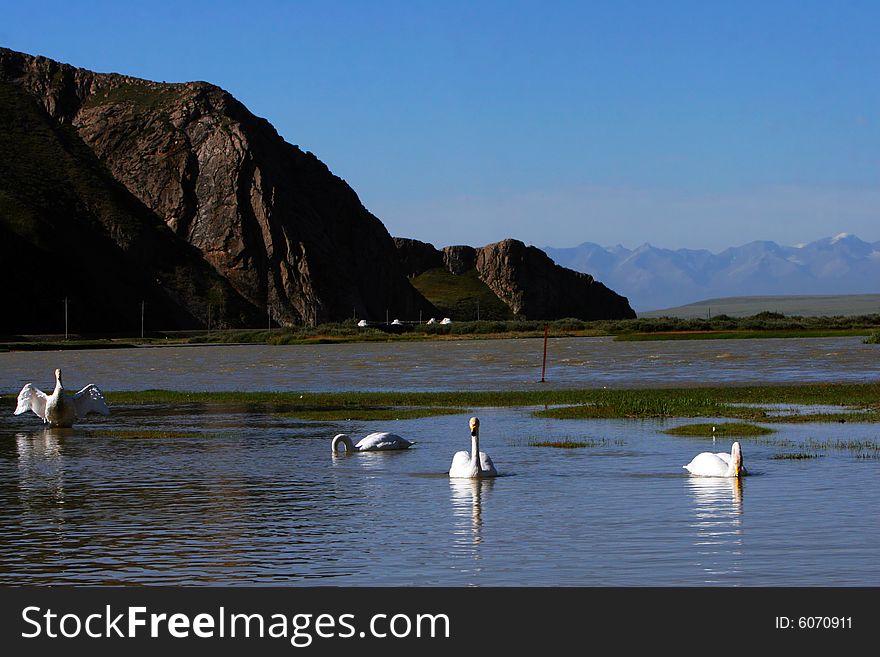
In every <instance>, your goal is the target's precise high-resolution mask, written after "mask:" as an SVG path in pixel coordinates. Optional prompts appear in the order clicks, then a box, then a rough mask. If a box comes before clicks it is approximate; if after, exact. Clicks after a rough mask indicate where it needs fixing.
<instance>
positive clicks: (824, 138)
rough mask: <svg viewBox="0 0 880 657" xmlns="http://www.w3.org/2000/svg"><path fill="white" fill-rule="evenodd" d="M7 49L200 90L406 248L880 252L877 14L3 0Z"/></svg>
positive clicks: (781, 5) (834, 6)
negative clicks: (855, 246)
mask: <svg viewBox="0 0 880 657" xmlns="http://www.w3.org/2000/svg"><path fill="white" fill-rule="evenodd" d="M0 15H2V17H3V21H2V23H0V45H4V46H6V47H9V48H13V49H15V50H21V51H24V52H28V53H32V54H40V55H45V56H48V57H52V58H54V59H59V60H61V61H65V62H68V63H71V64H73V65H76V66H81V67H84V68H89V69H92V70H97V71H104V72H109V71H114V72H120V73H126V74H129V75H135V76H139V77H144V78H149V79H154V80H165V81H169V82H171V81H173V82H180V81H186V80H207V81H209V82H213V83H215V84H218V85H220V86H222V87H223V88H225V89H227V90H229V91H230V92H232V93H233V94H234V95H235V96H236V97H238V98H239V99H240V100H242V101H243V102H244V103H245V104H246V105H247V106H248V107H249V108H250V109H251V111H253V112H254V113H255V114H257V115H259V116H263V117H265V118H267V119H268V120H269V121H270V122H271V123H272V124H273V125H275V127H276V128H277V129H278V131H279V132H280V133H281V134H282V135H283V136H284V137H285V139H287V140H288V141H290V142H291V143H294V144H298V145H299V146H300V147H302V148H303V149H306V150H310V151H312V152H314V153H315V154H316V155H317V156H318V157H320V158H321V159H322V160H323V161H324V162H326V163H327V165H328V166H329V167H330V168H331V170H332V171H333V172H334V173H336V174H337V175H339V176H341V177H343V178H345V179H346V180H347V181H348V182H349V184H351V186H352V187H353V188H354V189H355V191H357V193H358V194H359V196H360V198H361V200H362V201H363V202H364V204H365V205H366V206H367V207H368V208H369V209H370V210H371V211H372V212H373V213H374V214H376V215H377V216H378V217H379V218H380V219H382V221H383V222H384V223H385V225H386V226H387V227H388V229H389V231H390V232H391V233H392V234H393V235H401V236H407V237H414V238H417V239H421V240H425V241H430V242H433V243H434V244H435V245H437V246H443V245H447V244H472V245H482V244H486V243H488V242H492V241H496V240H499V239H503V238H505V237H515V238H518V239H521V240H523V241H525V242H527V243H532V244H536V245H539V246H543V245H549V246H573V245H575V244H578V243H580V242H583V241H592V242H598V243H602V244H608V245H611V244H617V243H621V244H624V245H625V246H630V247H633V246H636V245H638V244H641V243H643V242H651V243H652V244H656V245H659V246H665V247H669V248H677V247H691V248H710V249H713V250H717V249H721V248H723V247H726V246H730V245H736V244H742V243H744V242H747V241H751V240H756V239H771V240H775V241H778V242H781V243H784V244H793V243H796V242H802V241H809V240H813V239H817V238H820V237H825V236H830V235H834V234H836V233H839V232H843V231H847V232H851V233H855V234H857V235H859V236H860V237H862V238H863V239H866V240H869V241H876V240H880V221H878V219H880V39H878V38H877V26H878V25H880V3H877V2H804V1H799V2H786V1H776V2H772V1H765V2H712V1H703V2H683V1H682V2H676V1H674V0H670V1H668V2H648V1H643V2H626V1H625V0H619V1H616V2H586V1H583V2H553V1H551V0H545V1H544V2H489V1H487V2H453V1H449V0H446V1H443V2H439V1H438V2H419V1H415V0H410V1H401V2H379V1H374V2H367V1H362V2H330V1H325V2H318V1H315V2H251V3H245V2H222V1H214V2H180V1H179V2H174V3H171V2H163V1H161V0H156V1H154V2H151V3H137V4H134V3H119V2H88V1H84V2H75V3H72V2H55V1H54V0H51V1H43V2H40V3H38V4H37V5H33V4H30V5H29V4H27V3H21V2H15V3H11V2H5V0H0Z"/></svg>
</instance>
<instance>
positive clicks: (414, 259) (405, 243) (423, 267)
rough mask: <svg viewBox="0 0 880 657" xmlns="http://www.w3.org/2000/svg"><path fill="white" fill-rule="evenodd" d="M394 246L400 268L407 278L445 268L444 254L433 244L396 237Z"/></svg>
mask: <svg viewBox="0 0 880 657" xmlns="http://www.w3.org/2000/svg"><path fill="white" fill-rule="evenodd" d="M394 246H395V248H396V249H397V256H398V259H399V260H400V266H401V268H402V269H403V272H404V273H405V274H406V275H407V276H417V275H418V274H421V273H422V272H424V271H428V270H429V269H437V268H438V267H443V254H442V253H440V251H438V250H437V249H435V248H434V245H433V244H428V243H427V242H420V241H419V240H411V239H409V238H406V237H395V238H394Z"/></svg>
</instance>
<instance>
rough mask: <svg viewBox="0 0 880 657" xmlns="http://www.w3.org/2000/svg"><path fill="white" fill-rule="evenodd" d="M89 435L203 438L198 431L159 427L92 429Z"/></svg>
mask: <svg viewBox="0 0 880 657" xmlns="http://www.w3.org/2000/svg"><path fill="white" fill-rule="evenodd" d="M89 435H90V436H92V437H94V438H148V439H162V438H204V437H205V436H206V435H209V434H205V433H202V432H199V431H163V430H159V429H93V430H91V431H89Z"/></svg>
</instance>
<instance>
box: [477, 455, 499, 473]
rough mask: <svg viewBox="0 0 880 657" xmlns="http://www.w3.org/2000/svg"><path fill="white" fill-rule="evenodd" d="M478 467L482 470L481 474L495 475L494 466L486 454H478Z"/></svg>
mask: <svg viewBox="0 0 880 657" xmlns="http://www.w3.org/2000/svg"><path fill="white" fill-rule="evenodd" d="M480 465H481V466H482V468H483V472H491V473H492V474H496V472H497V471H496V470H495V464H494V463H492V459H491V458H490V457H489V455H488V454H486V452H480Z"/></svg>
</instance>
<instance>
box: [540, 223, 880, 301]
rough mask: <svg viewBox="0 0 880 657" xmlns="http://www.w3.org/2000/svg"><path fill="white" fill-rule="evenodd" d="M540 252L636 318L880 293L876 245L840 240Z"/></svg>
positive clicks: (879, 244) (586, 246)
mask: <svg viewBox="0 0 880 657" xmlns="http://www.w3.org/2000/svg"><path fill="white" fill-rule="evenodd" d="M544 251H545V252H546V253H547V255H549V256H550V257H551V258H553V260H555V261H556V262H557V263H558V264H560V265H562V266H563V267H568V268H570V269H575V270H577V271H582V272H586V273H588V274H592V275H593V277H595V278H596V279H598V280H600V281H602V282H603V283H605V284H606V285H608V286H609V287H610V288H612V289H613V290H616V291H617V292H619V293H620V294H623V295H625V296H627V297H629V302H630V304H631V305H632V307H633V308H635V309H636V310H637V311H639V310H642V311H646V310H654V309H658V308H667V307H670V306H678V305H683V304H687V303H691V302H694V301H698V300H700V299H707V298H712V297H727V296H759V295H777V294H786V295H787V294H871V293H877V292H880V242H874V243H873V244H872V243H869V242H865V241H862V240H860V239H859V238H858V237H856V236H855V235H850V234H848V233H840V234H839V235H835V236H834V237H827V238H824V239H821V240H817V241H815V242H810V243H808V244H798V245H796V246H780V245H779V244H777V243H776V242H764V241H760V242H749V243H748V244H744V245H742V246H737V247H731V248H728V249H725V250H724V251H721V252H720V253H712V252H710V251H706V250H693V249H677V250H675V251H673V250H670V249H662V248H658V247H655V246H651V245H650V244H643V245H642V246H640V247H638V248H636V249H627V248H625V247H623V246H620V245H617V246H614V247H604V246H600V245H598V244H593V243H591V242H584V243H583V244H581V245H579V246H576V247H574V248H563V249H557V248H553V247H545V248H544Z"/></svg>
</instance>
